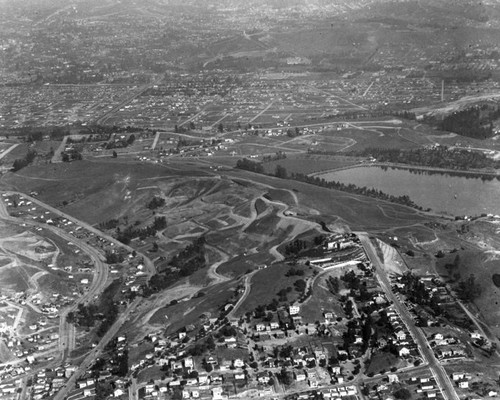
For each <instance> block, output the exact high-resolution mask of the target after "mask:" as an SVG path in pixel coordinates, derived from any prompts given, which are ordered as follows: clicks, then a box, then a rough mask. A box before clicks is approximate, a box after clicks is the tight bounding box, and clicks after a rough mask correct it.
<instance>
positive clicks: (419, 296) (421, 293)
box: [400, 272, 443, 315]
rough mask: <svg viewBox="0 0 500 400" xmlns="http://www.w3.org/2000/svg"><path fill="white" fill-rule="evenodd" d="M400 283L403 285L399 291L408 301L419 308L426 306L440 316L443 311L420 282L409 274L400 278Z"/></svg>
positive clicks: (416, 277)
mask: <svg viewBox="0 0 500 400" xmlns="http://www.w3.org/2000/svg"><path fill="white" fill-rule="evenodd" d="M401 283H402V284H403V285H404V287H403V288H402V289H400V291H401V292H402V293H404V294H405V295H406V296H407V298H408V300H410V301H411V302H412V303H415V304H419V305H421V306H428V307H429V308H430V309H431V310H432V311H433V312H434V313H435V314H436V315H440V314H442V312H443V310H442V309H441V307H440V305H439V301H438V300H437V298H436V297H435V296H431V295H430V294H429V291H428V290H427V288H426V287H425V285H424V283H423V282H422V280H421V279H420V278H419V277H418V276H415V275H413V274H412V273H411V272H408V273H406V274H404V275H403V276H402V277H401Z"/></svg>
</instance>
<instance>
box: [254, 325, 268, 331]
mask: <svg viewBox="0 0 500 400" xmlns="http://www.w3.org/2000/svg"><path fill="white" fill-rule="evenodd" d="M255 330H256V331H257V332H264V331H265V330H266V326H265V325H264V324H257V325H255Z"/></svg>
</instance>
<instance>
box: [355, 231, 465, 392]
mask: <svg viewBox="0 0 500 400" xmlns="http://www.w3.org/2000/svg"><path fill="white" fill-rule="evenodd" d="M358 236H359V238H360V240H361V243H362V244H363V247H364V249H365V251H366V254H367V256H368V258H369V259H370V261H371V262H372V264H373V266H374V267H375V271H376V273H377V278H378V280H379V283H380V285H381V287H382V289H383V290H384V292H385V293H386V295H387V298H388V299H389V300H390V301H392V303H393V304H394V307H395V309H396V311H397V312H398V314H399V316H400V317H401V319H402V320H403V322H404V323H405V325H406V326H407V328H408V330H409V331H410V334H411V336H412V337H413V339H414V340H415V343H416V344H417V345H418V347H419V349H420V353H421V354H422V356H423V357H424V359H425V360H426V362H427V363H428V365H429V369H430V370H431V372H432V374H433V375H434V378H435V379H436V382H437V383H438V385H439V387H440V388H441V392H442V393H443V395H444V397H445V399H446V400H459V397H458V395H457V393H456V391H455V387H454V386H453V383H452V382H451V380H450V378H449V377H448V375H447V374H446V371H445V369H444V368H443V366H442V365H441V364H440V363H439V361H438V360H437V359H436V357H435V356H434V352H433V351H432V350H431V348H430V347H429V342H428V341H427V339H426V338H425V335H424V334H423V332H422V331H421V330H420V329H419V328H417V327H416V326H415V324H414V322H413V318H412V317H411V315H410V313H409V312H408V309H407V308H406V307H405V306H404V305H403V304H401V302H400V301H399V299H398V298H397V297H396V296H395V295H394V293H393V292H392V289H391V282H390V280H389V278H388V276H387V273H386V271H385V269H384V266H383V262H382V261H381V260H380V259H379V257H378V255H377V251H376V250H375V248H374V246H373V244H372V242H371V240H370V239H369V237H368V235H367V234H364V233H358Z"/></svg>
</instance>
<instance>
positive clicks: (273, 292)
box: [237, 264, 312, 315]
mask: <svg viewBox="0 0 500 400" xmlns="http://www.w3.org/2000/svg"><path fill="white" fill-rule="evenodd" d="M296 268H303V269H304V272H305V274H304V276H289V277H287V276H285V274H286V272H287V271H289V270H290V267H289V266H288V265H286V264H275V265H272V266H270V267H268V268H266V269H262V270H260V271H258V272H257V273H256V274H255V275H254V276H253V277H252V281H251V284H252V288H251V291H250V295H249V296H248V297H247V299H246V300H245V301H244V302H243V304H242V305H241V306H240V308H239V309H238V312H237V314H238V315H244V314H245V313H246V312H247V311H253V310H254V309H255V308H256V307H257V306H258V305H266V304H269V303H271V301H272V300H273V299H274V298H278V296H277V293H278V292H279V291H280V290H281V289H286V288H288V287H291V288H292V290H291V291H290V292H289V293H288V296H287V299H288V300H287V303H290V304H291V303H293V302H294V301H295V300H296V299H297V298H298V297H299V293H298V292H297V291H296V290H295V289H293V284H294V282H295V281H296V280H298V279H304V280H305V279H306V278H307V277H308V276H310V275H311V274H312V268H311V269H310V268H309V267H300V266H298V267H296Z"/></svg>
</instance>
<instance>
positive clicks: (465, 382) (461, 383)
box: [458, 380, 469, 389]
mask: <svg viewBox="0 0 500 400" xmlns="http://www.w3.org/2000/svg"><path fill="white" fill-rule="evenodd" d="M458 387H459V388H460V389H468V388H469V381H468V380H463V381H458Z"/></svg>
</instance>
